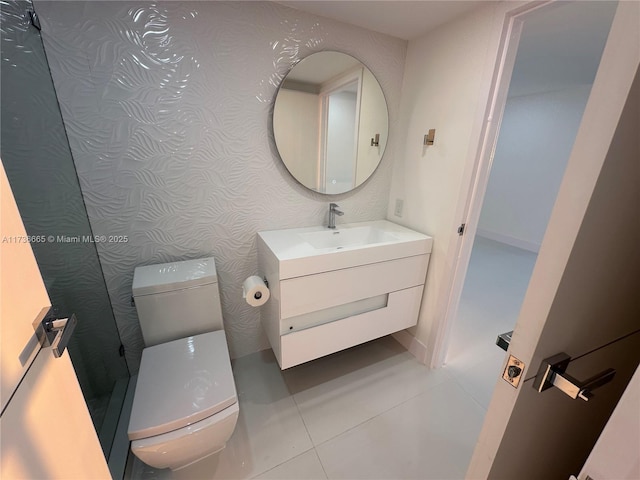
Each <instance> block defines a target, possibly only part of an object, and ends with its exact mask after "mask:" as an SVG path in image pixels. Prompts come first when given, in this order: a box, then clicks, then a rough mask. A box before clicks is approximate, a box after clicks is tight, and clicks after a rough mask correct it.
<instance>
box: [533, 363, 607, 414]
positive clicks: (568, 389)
mask: <svg viewBox="0 0 640 480" xmlns="http://www.w3.org/2000/svg"><path fill="white" fill-rule="evenodd" d="M569 362H571V357H570V356H569V355H567V354H566V353H564V352H563V353H559V354H557V355H554V356H553V357H549V358H545V359H544V360H543V361H542V363H541V364H540V368H539V369H538V374H537V375H536V378H535V380H534V381H533V388H535V389H536V390H537V391H538V392H544V391H545V390H547V389H549V388H551V387H557V388H559V389H560V390H562V392H564V393H566V394H567V395H569V396H570V397H571V398H572V399H574V400H575V399H577V398H580V399H582V400H584V401H585V402H586V401H588V400H589V399H590V398H591V397H593V393H591V390H594V389H596V388H598V387H601V386H602V385H604V384H606V383H609V382H610V381H611V380H613V377H614V376H615V374H616V371H615V370H614V369H613V368H608V369H606V370H604V371H603V372H600V373H599V374H597V375H594V376H593V377H591V378H589V379H587V380H585V381H584V382H581V381H579V380H576V379H575V378H573V377H572V376H571V375H568V374H567V373H565V372H566V370H567V367H568V366H569Z"/></svg>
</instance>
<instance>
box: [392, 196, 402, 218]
mask: <svg viewBox="0 0 640 480" xmlns="http://www.w3.org/2000/svg"><path fill="white" fill-rule="evenodd" d="M403 206H404V200H401V199H399V198H396V209H395V210H394V211H393V214H394V215H395V216H396V217H401V216H402V207H403Z"/></svg>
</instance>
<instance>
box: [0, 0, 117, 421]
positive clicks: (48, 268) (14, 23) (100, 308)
mask: <svg viewBox="0 0 640 480" xmlns="http://www.w3.org/2000/svg"><path fill="white" fill-rule="evenodd" d="M29 9H32V6H31V3H30V2H26V1H17V2H15V1H12V2H3V4H2V9H1V12H0V21H1V37H2V81H1V82H0V83H1V85H2V102H1V105H2V122H1V124H2V135H1V139H2V142H1V152H0V154H1V156H2V162H3V164H4V166H5V169H6V171H7V175H8V177H9V180H10V182H11V187H12V190H13V192H14V196H15V198H16V201H17V204H18V207H19V209H20V214H21V216H22V219H23V221H24V224H25V228H26V230H27V233H28V234H29V235H32V236H42V237H44V239H46V241H44V242H32V243H31V246H32V248H33V252H34V254H35V256H36V259H37V261H38V266H39V268H40V273H41V274H42V277H43V279H44V282H45V284H46V286H47V292H48V294H49V298H50V300H51V303H52V305H53V306H54V307H56V308H58V312H59V313H60V314H61V315H65V316H66V315H69V314H71V313H75V314H76V317H77V319H78V326H77V328H76V330H75V332H74V335H73V336H72V337H71V342H70V345H69V352H70V354H71V360H72V361H73V365H74V368H75V370H76V374H77V376H78V380H79V382H80V386H81V387H82V391H83V393H84V395H85V397H86V398H87V399H88V400H89V399H92V398H94V397H101V396H104V395H110V394H111V390H112V388H113V384H114V382H115V381H116V380H117V379H118V378H126V377H128V375H129V373H128V371H127V366H126V363H125V361H124V359H123V358H121V357H120V355H119V347H120V339H119V338H118V331H117V330H116V324H115V321H114V315H113V313H112V311H111V306H110V301H109V296H108V294H107V289H106V286H105V281H104V279H103V277H102V271H101V269H100V263H99V261H98V254H97V252H96V247H95V245H94V244H92V243H89V242H83V241H80V242H75V241H73V242H65V241H63V239H67V238H71V237H80V238H82V237H83V236H91V228H90V225H89V220H88V218H87V212H86V210H85V206H84V203H83V198H82V193H81V191H80V187H79V185H78V178H77V176H76V171H75V168H74V163H73V158H72V157H71V152H70V150H69V145H68V143H67V138H66V134H65V130H64V124H63V121H62V117H61V115H60V110H59V108H58V102H57V99H56V92H55V90H54V85H53V82H52V80H51V76H50V75H49V68H48V66H47V59H46V56H45V52H44V49H43V46H42V42H41V40H40V35H39V33H38V31H37V30H36V29H35V28H34V27H33V26H32V25H31V22H30V20H29V15H28V10H29ZM93 414H94V412H92V415H93ZM94 421H96V418H95V415H94Z"/></svg>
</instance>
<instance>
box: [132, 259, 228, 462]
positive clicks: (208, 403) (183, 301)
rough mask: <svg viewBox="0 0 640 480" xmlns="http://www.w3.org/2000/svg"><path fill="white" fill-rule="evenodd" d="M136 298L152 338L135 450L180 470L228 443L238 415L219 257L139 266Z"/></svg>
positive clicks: (138, 395) (137, 404)
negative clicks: (225, 320)
mask: <svg viewBox="0 0 640 480" xmlns="http://www.w3.org/2000/svg"><path fill="white" fill-rule="evenodd" d="M133 299H134V302H135V306H136V310H137V312H138V318H139V320H140V328H141V329H142V336H143V339H144V343H145V349H144V350H143V352H142V360H141V363H140V371H139V373H138V381H137V384H136V390H135V396H134V400H133V408H132V410H131V419H130V421H129V430H128V434H129V440H131V451H132V452H133V453H134V455H135V456H136V457H138V458H139V459H140V460H142V461H143V462H144V463H146V464H148V465H150V466H152V467H156V468H170V469H172V470H179V469H181V468H184V467H186V466H188V465H191V464H192V463H195V462H197V461H199V460H202V459H203V458H205V457H208V456H209V455H213V454H215V453H217V452H219V451H220V450H222V449H223V448H224V447H225V445H226V443H227V441H228V440H229V438H230V437H231V434H232V433H233V430H234V429H235V426H236V422H237V420H238V413H239V408H238V395H237V393H236V387H235V383H234V380H233V372H232V371H231V361H230V358H229V350H228V348H227V341H226V337H225V333H224V326H223V323H222V310H221V308H220V293H219V290H218V276H217V274H216V266H215V262H214V260H213V258H203V259H199V260H188V261H183V262H175V263H165V264H161V265H148V266H143V267H137V268H136V269H135V272H134V275H133Z"/></svg>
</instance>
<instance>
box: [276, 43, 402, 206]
mask: <svg viewBox="0 0 640 480" xmlns="http://www.w3.org/2000/svg"><path fill="white" fill-rule="evenodd" d="M321 56H322V57H323V59H324V61H327V62H329V61H331V63H330V64H329V65H330V66H331V67H333V71H325V72H323V74H322V75H323V77H324V78H321V79H320V81H318V80H317V77H313V76H312V75H311V73H310V72H308V71H305V73H304V74H303V75H302V76H300V71H301V70H304V69H301V68H298V67H300V66H301V65H305V66H306V67H305V68H306V69H308V68H309V65H313V64H312V63H310V62H309V59H311V58H314V57H315V64H317V63H318V62H319V61H320V60H319V59H321V60H322V58H321ZM331 57H333V58H331ZM336 60H337V61H336ZM342 62H344V70H338V71H336V69H337V68H338V66H339V65H341V64H342ZM340 68H343V67H340ZM296 69H298V76H297V77H294V76H293V75H292V72H294V71H296ZM287 85H288V87H289V88H287ZM354 85H355V87H354ZM292 87H293V88H292ZM354 88H355V90H354ZM284 92H288V93H287V94H286V95H284ZM332 95H334V96H333V97H332ZM363 97H364V98H363ZM332 101H333V105H336V107H334V108H333V109H330V108H329V107H330V102H332ZM352 104H353V112H351V111H350V109H351V105H352ZM344 106H348V108H344V109H343V111H344V112H347V113H345V114H344V115H346V116H344V115H343V116H336V115H335V113H334V114H333V116H331V117H330V114H331V113H333V112H335V111H337V110H338V109H339V108H341V107H344ZM292 108H293V109H295V110H294V111H293V112H292V113H291V114H289V111H290V109H292ZM285 109H287V110H285ZM382 111H384V114H383V115H381V114H380V113H381V112H382ZM366 112H368V115H365V114H362V113H366ZM336 117H337V118H336ZM329 118H331V119H333V123H329ZM271 120H272V122H271V126H272V131H273V138H274V142H275V147H276V150H277V152H278V155H279V156H280V159H281V160H282V163H283V164H284V166H285V167H286V169H287V171H288V172H289V174H290V175H291V176H292V177H293V178H294V179H295V180H296V181H297V182H298V183H299V184H300V185H302V186H304V187H305V188H307V189H309V190H311V191H313V192H316V193H320V194H323V195H340V194H343V193H348V192H351V191H353V190H355V189H356V188H358V187H360V186H361V185H363V184H364V183H366V182H367V181H368V180H369V179H370V178H371V177H372V176H373V174H374V172H375V171H376V170H377V169H378V167H379V166H380V163H381V162H382V159H383V158H384V153H385V151H386V146H387V143H388V137H389V123H390V121H389V108H388V103H387V99H386V97H385V95H384V91H383V90H382V86H381V85H380V82H379V81H378V79H377V78H376V77H375V75H374V74H373V72H371V70H370V69H369V68H368V67H367V66H366V65H365V64H364V63H363V62H361V61H360V60H359V59H358V58H356V57H354V56H353V55H350V54H347V53H344V52H338V51H334V50H322V51H319V52H314V53H311V54H310V55H308V56H306V57H304V58H303V59H301V60H299V61H298V62H296V63H295V64H294V65H293V66H292V67H291V68H290V69H289V71H288V72H287V74H286V75H285V76H284V77H283V79H282V81H281V82H280V85H279V86H278V90H277V92H276V94H275V97H274V102H273V109H272V118H271ZM336 120H337V121H341V122H342V125H340V126H333V128H331V126H332V125H335V122H336ZM304 125H306V126H307V128H306V129H301V128H300V127H301V126H304ZM285 132H287V133H285ZM290 132H294V134H291V133H290ZM295 132H298V133H295ZM331 132H334V133H333V134H332V133H331ZM345 132H346V133H347V135H344V133H345ZM351 134H352V135H353V141H348V140H345V137H346V138H348V137H349V136H350V135H351ZM331 135H333V136H331ZM341 137H342V139H341ZM330 139H337V140H333V142H332V143H330V142H329V140H330ZM337 142H338V143H339V142H342V147H343V149H342V151H339V152H338V153H337V156H336V151H337V147H335V144H336V143H337ZM306 145H310V148H308V149H307V148H305V146H306ZM350 148H353V153H351V151H350ZM345 155H346V156H351V157H352V158H353V161H352V164H351V165H350V166H347V165H345V164H342V163H341V162H339V161H338V162H335V161H334V162H331V158H334V159H335V158H340V159H343V158H344V157H345ZM305 161H306V163H305ZM345 166H346V167H347V168H344V167H345ZM329 168H331V169H333V170H332V173H334V174H335V175H334V178H333V179H332V180H331V181H330V183H328V182H327V172H328V170H329ZM347 172H353V173H347ZM340 175H342V176H340ZM338 180H340V181H341V183H338Z"/></svg>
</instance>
